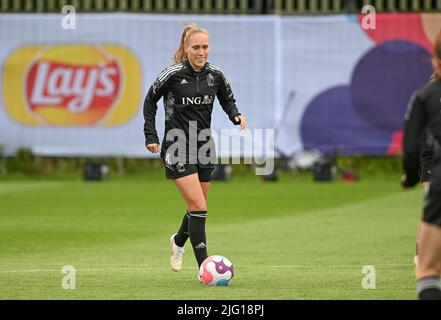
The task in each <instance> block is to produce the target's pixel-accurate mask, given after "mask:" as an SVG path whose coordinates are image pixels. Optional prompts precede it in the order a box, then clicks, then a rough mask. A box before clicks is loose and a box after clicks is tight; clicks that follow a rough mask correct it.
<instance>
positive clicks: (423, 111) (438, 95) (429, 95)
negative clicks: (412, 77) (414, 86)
mask: <svg viewBox="0 0 441 320" xmlns="http://www.w3.org/2000/svg"><path fill="white" fill-rule="evenodd" d="M424 134H426V135H427V137H426V139H425V143H424V144H423V148H422V147H421V145H422V143H421V141H422V138H423V136H424ZM440 145H441V81H435V82H432V83H430V84H428V85H426V86H425V87H424V88H423V89H421V90H420V91H417V92H416V93H415V94H414V95H413V96H412V98H411V101H410V104H409V108H408V110H407V113H406V122H405V127H404V142H403V166H404V170H405V173H406V176H407V181H405V183H404V184H405V185H406V186H414V185H415V184H417V183H418V182H419V181H420V176H421V172H420V170H421V161H422V162H423V166H422V169H423V170H429V171H432V177H433V178H435V177H434V175H433V170H432V169H433V168H432V166H435V160H436V159H437V158H438V157H439V156H440V152H441V151H440V150H439V149H440V148H439V146H440ZM422 149H423V151H422ZM421 157H422V159H421ZM432 158H433V159H432ZM423 177H424V174H423ZM437 178H439V177H437Z"/></svg>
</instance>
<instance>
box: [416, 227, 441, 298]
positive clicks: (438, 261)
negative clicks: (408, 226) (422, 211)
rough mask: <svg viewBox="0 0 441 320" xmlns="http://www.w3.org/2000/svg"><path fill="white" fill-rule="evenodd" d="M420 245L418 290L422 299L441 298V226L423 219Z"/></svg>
mask: <svg viewBox="0 0 441 320" xmlns="http://www.w3.org/2000/svg"><path fill="white" fill-rule="evenodd" d="M419 238H420V239H419V245H418V266H417V270H418V276H419V280H418V284H417V292H418V297H419V298H420V299H421V300H434V299H436V300H438V299H441V287H440V283H439V277H440V274H441V227H440V226H437V225H434V224H431V223H427V222H424V221H422V222H421V225H420V232H419Z"/></svg>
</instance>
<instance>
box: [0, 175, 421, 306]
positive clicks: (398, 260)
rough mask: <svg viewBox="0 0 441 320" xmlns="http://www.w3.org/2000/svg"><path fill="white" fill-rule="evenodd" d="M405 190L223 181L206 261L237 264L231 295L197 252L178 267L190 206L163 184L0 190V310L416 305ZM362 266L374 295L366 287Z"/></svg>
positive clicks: (213, 200) (306, 181) (412, 198)
mask: <svg viewBox="0 0 441 320" xmlns="http://www.w3.org/2000/svg"><path fill="white" fill-rule="evenodd" d="M398 179H399V178H398V177H388V178H383V179H379V178H376V179H372V180H362V181H361V182H359V183H356V184H344V183H341V182H334V183H329V184H327V183H325V184H320V183H313V182H312V181H311V179H310V177H304V176H301V177H293V176H284V177H282V179H281V181H279V182H277V183H262V182H261V181H260V180H259V179H258V178H254V177H253V178H251V177H248V178H246V177H239V178H236V179H235V180H234V181H232V182H229V183H220V182H214V183H213V186H212V189H211V190H210V196H209V201H208V209H209V211H208V215H209V218H208V220H207V239H208V250H209V254H221V255H224V256H226V257H228V258H229V259H230V260H231V261H232V262H233V264H234V267H235V273H236V274H235V278H234V280H233V281H232V283H231V285H230V286H229V287H205V286H203V285H201V284H200V283H199V282H198V280H197V267H196V262H195V260H194V257H193V252H192V249H191V246H190V245H189V243H187V246H186V253H185V254H184V267H183V270H182V271H181V272H178V273H175V272H173V271H171V269H170V268H169V265H168V260H169V253H170V247H169V237H170V235H171V234H172V233H173V232H175V231H176V230H177V228H178V227H179V223H180V222H181V219H182V216H183V214H184V212H185V206H184V203H183V201H182V200H181V199H180V196H179V195H178V192H177V190H176V189H175V187H174V185H173V184H172V183H171V182H170V181H166V180H165V179H163V178H162V176H161V177H138V178H124V179H122V178H119V179H111V180H110V181H108V182H104V183H86V182H82V181H79V180H77V181H74V180H66V181H63V180H60V181H35V180H34V181H25V180H23V179H21V180H9V181H1V180H0V299H415V298H416V293H415V274H414V270H413V267H412V259H413V255H414V250H415V235H416V230H417V224H418V220H419V216H420V207H421V204H422V192H421V190H420V189H418V190H414V191H408V192H403V191H402V190H400V188H399V183H398ZM65 265H72V266H74V267H75V269H76V289H75V290H65V289H63V288H62V286H61V283H62V279H63V277H64V276H65V274H63V273H62V272H61V270H62V268H63V266H65ZM365 265H372V266H374V267H375V271H376V283H375V284H376V289H371V290H365V289H363V288H362V280H363V277H365V274H363V273H362V268H363V266H365Z"/></svg>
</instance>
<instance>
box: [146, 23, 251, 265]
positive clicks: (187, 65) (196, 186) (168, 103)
mask: <svg viewBox="0 0 441 320" xmlns="http://www.w3.org/2000/svg"><path fill="white" fill-rule="evenodd" d="M209 53H210V41H209V35H208V32H207V30H205V29H203V28H201V27H198V26H197V25H196V24H190V25H187V26H186V27H185V29H184V32H183V33H182V37H181V41H180V44H179V47H178V49H177V51H176V53H175V55H174V58H173V60H174V61H173V62H174V64H173V65H172V66H170V67H168V68H166V69H165V70H164V71H162V72H161V73H160V74H159V76H158V77H157V78H156V80H155V82H154V83H153V85H152V87H151V88H150V89H149V91H148V93H147V96H146V98H145V102H144V119H145V124H144V134H145V145H146V147H147V149H148V150H149V151H150V152H153V153H157V152H161V158H162V160H163V163H164V166H165V175H166V178H167V179H172V180H173V181H174V183H175V184H176V187H177V188H178V190H179V192H180V194H181V195H182V197H183V199H184V200H185V202H186V204H187V213H186V214H185V215H184V218H183V220H182V224H181V227H180V228H179V230H178V232H177V233H175V234H173V235H172V236H171V238H170V242H171V246H172V255H171V257H170V265H171V268H172V269H173V270H174V271H179V270H180V269H181V267H182V253H183V252H184V245H185V242H186V241H187V239H188V237H190V242H191V244H192V247H193V251H194V254H195V257H196V261H197V263H198V265H199V267H200V265H201V264H202V262H203V261H204V260H205V258H207V241H206V235H205V220H206V217H207V195H208V190H209V188H210V181H211V174H212V171H213V168H214V166H213V165H214V163H215V162H214V161H215V154H214V145H213V141H212V138H211V135H210V132H209V128H210V124H211V112H212V109H213V102H214V97H215V96H217V98H218V99H219V102H220V105H221V106H222V108H223V110H224V111H225V112H226V114H227V115H228V117H229V119H230V120H231V121H232V122H233V124H235V125H239V124H240V126H241V128H242V129H246V128H247V123H246V119H245V117H244V116H243V115H241V114H240V113H239V112H238V110H237V107H236V100H235V99H234V95H233V92H232V90H231V87H230V84H229V82H228V80H227V78H226V77H225V75H224V73H223V72H222V70H221V69H220V68H219V67H217V66H215V65H213V64H211V63H209V62H207V59H208V55H209ZM161 97H164V99H163V101H164V107H165V133H164V138H163V140H162V147H161V146H160V145H159V139H158V135H157V133H156V126H155V117H156V110H157V105H156V103H157V102H158V100H159V99H160V98H161Z"/></svg>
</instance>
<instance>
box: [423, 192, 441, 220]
mask: <svg viewBox="0 0 441 320" xmlns="http://www.w3.org/2000/svg"><path fill="white" fill-rule="evenodd" d="M423 221H424V222H427V223H430V224H435V225H437V226H439V227H441V192H435V191H434V190H431V189H430V188H429V190H428V191H427V192H426V197H425V201H424V214H423Z"/></svg>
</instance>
